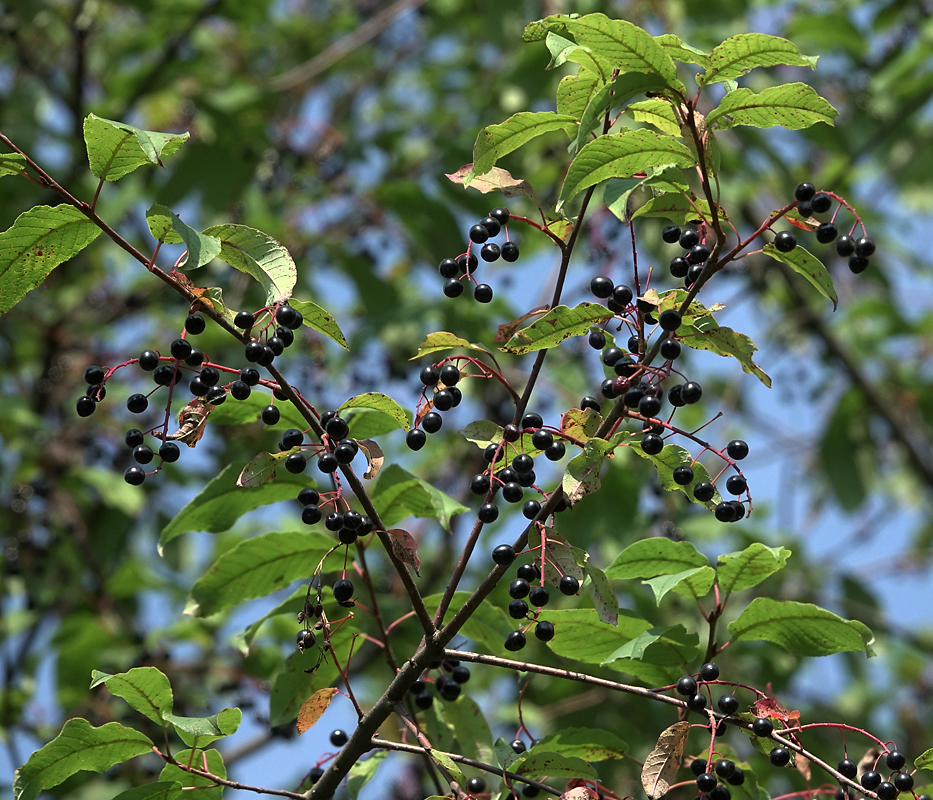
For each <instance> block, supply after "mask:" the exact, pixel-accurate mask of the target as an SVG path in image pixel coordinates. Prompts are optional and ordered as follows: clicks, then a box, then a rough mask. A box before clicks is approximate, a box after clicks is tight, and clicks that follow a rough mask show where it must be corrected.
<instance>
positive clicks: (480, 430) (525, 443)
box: [460, 419, 544, 457]
mask: <svg viewBox="0 0 933 800" xmlns="http://www.w3.org/2000/svg"><path fill="white" fill-rule="evenodd" d="M460 433H461V435H462V436H463V438H464V439H466V440H467V441H468V442H472V443H473V444H475V445H476V446H477V447H478V448H479V449H480V450H485V449H486V448H487V447H489V445H491V444H499V442H501V441H502V426H501V425H496V423H495V422H492V421H490V420H488V419H480V420H477V421H476V422H471V423H470V424H469V425H467V426H466V427H465V428H461V429H460ZM505 452H506V457H508V456H509V454H513V453H514V454H518V453H527V454H528V455H530V456H536V455H539V454H540V453H543V452H544V451H543V450H540V449H538V448H537V447H535V446H534V443H533V442H532V434H530V433H523V434H522V435H521V437H520V438H519V439H517V440H516V441H514V442H510V443H509V444H507V445H506V448H505Z"/></svg>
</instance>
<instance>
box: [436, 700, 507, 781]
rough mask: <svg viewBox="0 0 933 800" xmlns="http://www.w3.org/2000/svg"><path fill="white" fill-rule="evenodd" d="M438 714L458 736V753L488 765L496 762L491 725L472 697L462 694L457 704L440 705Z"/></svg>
mask: <svg viewBox="0 0 933 800" xmlns="http://www.w3.org/2000/svg"><path fill="white" fill-rule="evenodd" d="M437 712H438V713H439V714H440V715H441V716H442V717H443V719H444V720H445V721H446V722H447V724H448V725H450V727H451V729H452V730H453V732H454V734H455V735H456V738H457V742H458V744H459V745H460V747H459V750H458V751H457V752H458V753H460V755H462V756H466V757H467V758H474V759H476V760H477V761H482V762H484V763H486V764H489V763H492V762H493V761H494V758H495V755H494V753H493V746H492V733H491V732H490V730H489V724H488V723H487V722H486V717H485V716H483V710H482V709H481V708H480V707H479V705H478V704H477V702H476V701H475V700H474V699H473V698H472V697H469V696H468V695H466V694H462V695H460V697H459V698H458V699H457V702H455V703H439V704H438V705H437Z"/></svg>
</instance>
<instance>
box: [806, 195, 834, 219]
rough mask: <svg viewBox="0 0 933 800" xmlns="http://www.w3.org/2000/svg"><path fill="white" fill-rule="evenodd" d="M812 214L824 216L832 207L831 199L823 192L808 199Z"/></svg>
mask: <svg viewBox="0 0 933 800" xmlns="http://www.w3.org/2000/svg"><path fill="white" fill-rule="evenodd" d="M810 205H811V206H812V207H813V213H814V214H825V213H826V212H827V211H829V209H830V208H832V207H833V199H832V198H831V197H830V196H829V195H828V194H826V193H825V192H817V193H816V194H815V195H813V197H812V198H811V199H810Z"/></svg>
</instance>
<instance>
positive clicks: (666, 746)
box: [641, 721, 690, 800]
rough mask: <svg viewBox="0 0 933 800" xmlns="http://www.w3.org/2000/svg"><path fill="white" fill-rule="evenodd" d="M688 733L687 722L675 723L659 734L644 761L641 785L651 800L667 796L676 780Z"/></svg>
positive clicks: (688, 725)
mask: <svg viewBox="0 0 933 800" xmlns="http://www.w3.org/2000/svg"><path fill="white" fill-rule="evenodd" d="M689 732H690V723H689V722H686V721H682V722H675V723H674V724H673V725H671V726H670V727H669V728H666V729H665V730H664V731H662V732H661V735H660V736H659V737H658V743H657V744H656V745H655V746H654V750H652V751H651V752H650V753H649V754H648V757H647V758H646V759H645V765H644V767H642V771H641V785H642V786H643V787H644V789H645V793H646V794H647V795H648V797H649V798H651V800H657V798H659V797H662V796H663V795H665V794H667V792H668V790H669V789H670V788H671V783H673V782H674V781H675V780H676V776H677V770H678V769H680V762H681V759H682V758H683V755H684V745H685V744H686V743H687V734H688V733H689Z"/></svg>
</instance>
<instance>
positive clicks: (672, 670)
mask: <svg viewBox="0 0 933 800" xmlns="http://www.w3.org/2000/svg"><path fill="white" fill-rule="evenodd" d="M699 642H700V639H699V637H698V636H697V635H696V634H695V633H687V631H686V629H685V628H684V626H683V625H673V626H669V627H658V628H651V629H650V630H647V631H645V632H644V633H641V634H639V635H638V636H636V637H635V638H634V639H632V640H631V641H628V642H626V643H625V644H623V645H622V646H621V647H619V648H618V649H617V650H615V651H614V652H613V653H611V654H610V655H609V657H608V658H606V660H605V661H604V662H603V664H605V665H608V666H611V667H612V668H613V669H617V670H619V671H620V672H625V673H627V674H629V675H635V676H637V677H639V678H641V679H642V680H643V681H646V682H647V683H651V684H654V685H663V684H665V683H673V682H674V680H676V678H677V677H678V676H680V675H683V674H684V673H685V672H689V670H688V668H687V667H688V665H689V664H690V663H691V662H692V661H693V660H694V659H695V658H696V656H697V647H698V645H699Z"/></svg>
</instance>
